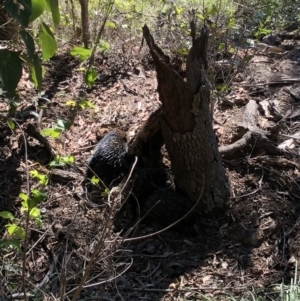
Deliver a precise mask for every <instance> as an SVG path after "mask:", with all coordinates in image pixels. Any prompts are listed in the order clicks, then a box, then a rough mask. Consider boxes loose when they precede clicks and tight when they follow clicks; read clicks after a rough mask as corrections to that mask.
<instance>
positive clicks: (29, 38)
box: [19, 30, 35, 60]
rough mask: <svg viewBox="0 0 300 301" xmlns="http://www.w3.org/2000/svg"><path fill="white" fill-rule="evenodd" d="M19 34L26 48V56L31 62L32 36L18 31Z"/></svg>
mask: <svg viewBox="0 0 300 301" xmlns="http://www.w3.org/2000/svg"><path fill="white" fill-rule="evenodd" d="M19 34H20V36H21V38H22V40H23V42H24V44H25V46H26V49H27V53H28V56H29V58H30V59H31V60H32V57H33V55H34V51H35V45H34V40H33V38H32V36H31V35H30V34H29V33H28V32H27V31H25V30H22V31H20V32H19Z"/></svg>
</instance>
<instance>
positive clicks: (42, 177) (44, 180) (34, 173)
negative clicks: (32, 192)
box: [29, 170, 49, 186]
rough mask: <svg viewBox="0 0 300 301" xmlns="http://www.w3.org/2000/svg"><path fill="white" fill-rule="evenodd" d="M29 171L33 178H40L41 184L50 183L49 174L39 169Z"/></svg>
mask: <svg viewBox="0 0 300 301" xmlns="http://www.w3.org/2000/svg"><path fill="white" fill-rule="evenodd" d="M29 173H30V175H31V176H32V177H33V178H35V179H38V180H39V182H40V184H41V185H44V186H46V185H47V184H48V182H49V178H48V177H47V175H44V174H41V173H39V172H38V171H37V170H31V171H29Z"/></svg>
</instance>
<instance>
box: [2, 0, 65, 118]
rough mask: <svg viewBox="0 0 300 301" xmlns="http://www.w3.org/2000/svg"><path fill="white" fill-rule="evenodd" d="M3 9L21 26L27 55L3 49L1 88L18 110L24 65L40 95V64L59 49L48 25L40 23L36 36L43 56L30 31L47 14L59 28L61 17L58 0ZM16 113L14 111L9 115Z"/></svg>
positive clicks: (29, 0)
mask: <svg viewBox="0 0 300 301" xmlns="http://www.w3.org/2000/svg"><path fill="white" fill-rule="evenodd" d="M4 8H5V10H6V11H7V12H8V13H9V14H10V15H11V16H12V17H13V18H14V19H15V20H16V21H17V22H18V23H19V25H20V30H19V36H20V38H21V40H22V41H23V43H24V45H25V48H26V53H25V52H23V51H22V50H21V49H22V48H21V47H20V48H19V49H17V50H15V49H13V50H12V49H0V88H2V89H3V90H4V91H5V95H6V97H7V98H8V99H9V100H10V102H9V104H10V106H11V107H16V102H15V100H16V99H17V94H16V88H17V85H18V83H19V81H20V79H21V76H22V68H23V64H24V63H25V64H27V66H28V69H29V75H30V79H31V81H32V82H33V84H34V86H35V88H36V89H38V90H39V91H41V89H42V77H43V68H42V65H41V61H42V60H43V61H45V60H48V59H49V58H51V57H52V56H53V55H54V54H55V52H56V49H57V45H56V41H55V38H54V35H53V30H52V29H51V28H50V27H49V26H48V25H47V24H46V23H44V22H40V24H39V30H38V35H37V37H38V43H39V46H40V47H41V52H42V55H41V56H40V55H39V52H38V51H36V45H37V43H36V41H35V40H34V38H33V36H32V34H31V33H30V30H28V26H29V24H30V23H32V22H33V21H35V20H36V19H37V18H39V17H40V16H41V15H42V14H43V13H44V11H45V10H49V11H50V12H51V15H52V20H53V24H54V26H57V25H58V23H59V20H60V13H59V9H58V0H54V1H52V0H51V1H50V0H16V1H10V0H5V1H4ZM21 8H22V9H21ZM13 112H14V110H13V108H12V111H10V113H13Z"/></svg>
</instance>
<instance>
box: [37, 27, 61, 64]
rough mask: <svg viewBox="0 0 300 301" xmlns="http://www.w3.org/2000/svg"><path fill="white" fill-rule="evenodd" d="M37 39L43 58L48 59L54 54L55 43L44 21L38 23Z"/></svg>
mask: <svg viewBox="0 0 300 301" xmlns="http://www.w3.org/2000/svg"><path fill="white" fill-rule="evenodd" d="M39 39H40V43H41V47H42V55H43V60H44V61H45V60H48V59H49V58H51V57H52V56H53V55H54V54H55V52H56V49H57V44H56V41H55V38H54V35H53V33H52V32H51V30H50V28H49V27H48V25H47V24H45V23H44V22H42V24H41V25H40V30H39Z"/></svg>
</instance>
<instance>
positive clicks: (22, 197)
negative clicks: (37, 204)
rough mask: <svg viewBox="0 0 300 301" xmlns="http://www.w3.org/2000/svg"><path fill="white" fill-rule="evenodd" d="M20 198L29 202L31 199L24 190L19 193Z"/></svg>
mask: <svg viewBox="0 0 300 301" xmlns="http://www.w3.org/2000/svg"><path fill="white" fill-rule="evenodd" d="M19 198H20V199H21V200H23V201H25V202H28V200H29V197H28V195H27V194H25V193H23V192H21V193H20V194H19Z"/></svg>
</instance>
